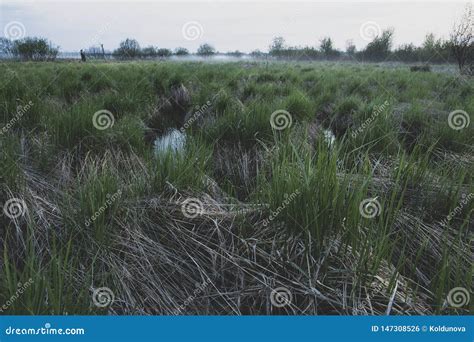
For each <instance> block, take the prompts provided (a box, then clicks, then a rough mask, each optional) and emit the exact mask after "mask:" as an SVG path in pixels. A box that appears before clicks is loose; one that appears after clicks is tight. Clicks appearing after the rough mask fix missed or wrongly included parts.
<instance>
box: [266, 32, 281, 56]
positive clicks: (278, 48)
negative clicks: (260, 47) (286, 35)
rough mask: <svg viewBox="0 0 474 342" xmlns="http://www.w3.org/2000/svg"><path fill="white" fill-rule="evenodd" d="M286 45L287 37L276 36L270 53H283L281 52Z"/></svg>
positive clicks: (276, 54)
mask: <svg viewBox="0 0 474 342" xmlns="http://www.w3.org/2000/svg"><path fill="white" fill-rule="evenodd" d="M284 47H285V39H283V37H280V36H279V37H275V38H273V40H272V43H271V45H270V48H269V50H270V51H269V52H270V55H275V56H278V55H281V52H282V51H283V49H284Z"/></svg>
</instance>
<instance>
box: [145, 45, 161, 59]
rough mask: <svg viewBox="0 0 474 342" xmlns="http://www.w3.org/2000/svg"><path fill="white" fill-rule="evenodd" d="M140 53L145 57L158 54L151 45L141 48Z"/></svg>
mask: <svg viewBox="0 0 474 342" xmlns="http://www.w3.org/2000/svg"><path fill="white" fill-rule="evenodd" d="M141 55H142V56H143V57H145V58H148V57H156V56H158V54H157V51H156V49H155V48H154V47H153V46H147V47H146V48H143V49H142V53H141Z"/></svg>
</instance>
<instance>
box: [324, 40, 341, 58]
mask: <svg viewBox="0 0 474 342" xmlns="http://www.w3.org/2000/svg"><path fill="white" fill-rule="evenodd" d="M319 50H320V51H321V53H322V54H323V56H324V57H326V58H334V57H336V56H338V55H339V51H337V50H336V49H334V47H333V43H332V39H331V38H330V37H325V38H323V39H321V41H320V45H319Z"/></svg>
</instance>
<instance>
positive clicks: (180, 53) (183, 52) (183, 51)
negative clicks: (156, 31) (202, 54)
mask: <svg viewBox="0 0 474 342" xmlns="http://www.w3.org/2000/svg"><path fill="white" fill-rule="evenodd" d="M174 54H175V55H176V56H186V55H189V51H188V49H185V48H183V47H179V48H176V50H174Z"/></svg>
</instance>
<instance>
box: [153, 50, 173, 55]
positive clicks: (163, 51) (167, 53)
mask: <svg viewBox="0 0 474 342" xmlns="http://www.w3.org/2000/svg"><path fill="white" fill-rule="evenodd" d="M156 54H157V55H158V56H159V57H169V56H171V55H172V54H173V52H172V51H171V50H170V49H164V48H161V49H158V50H156Z"/></svg>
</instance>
